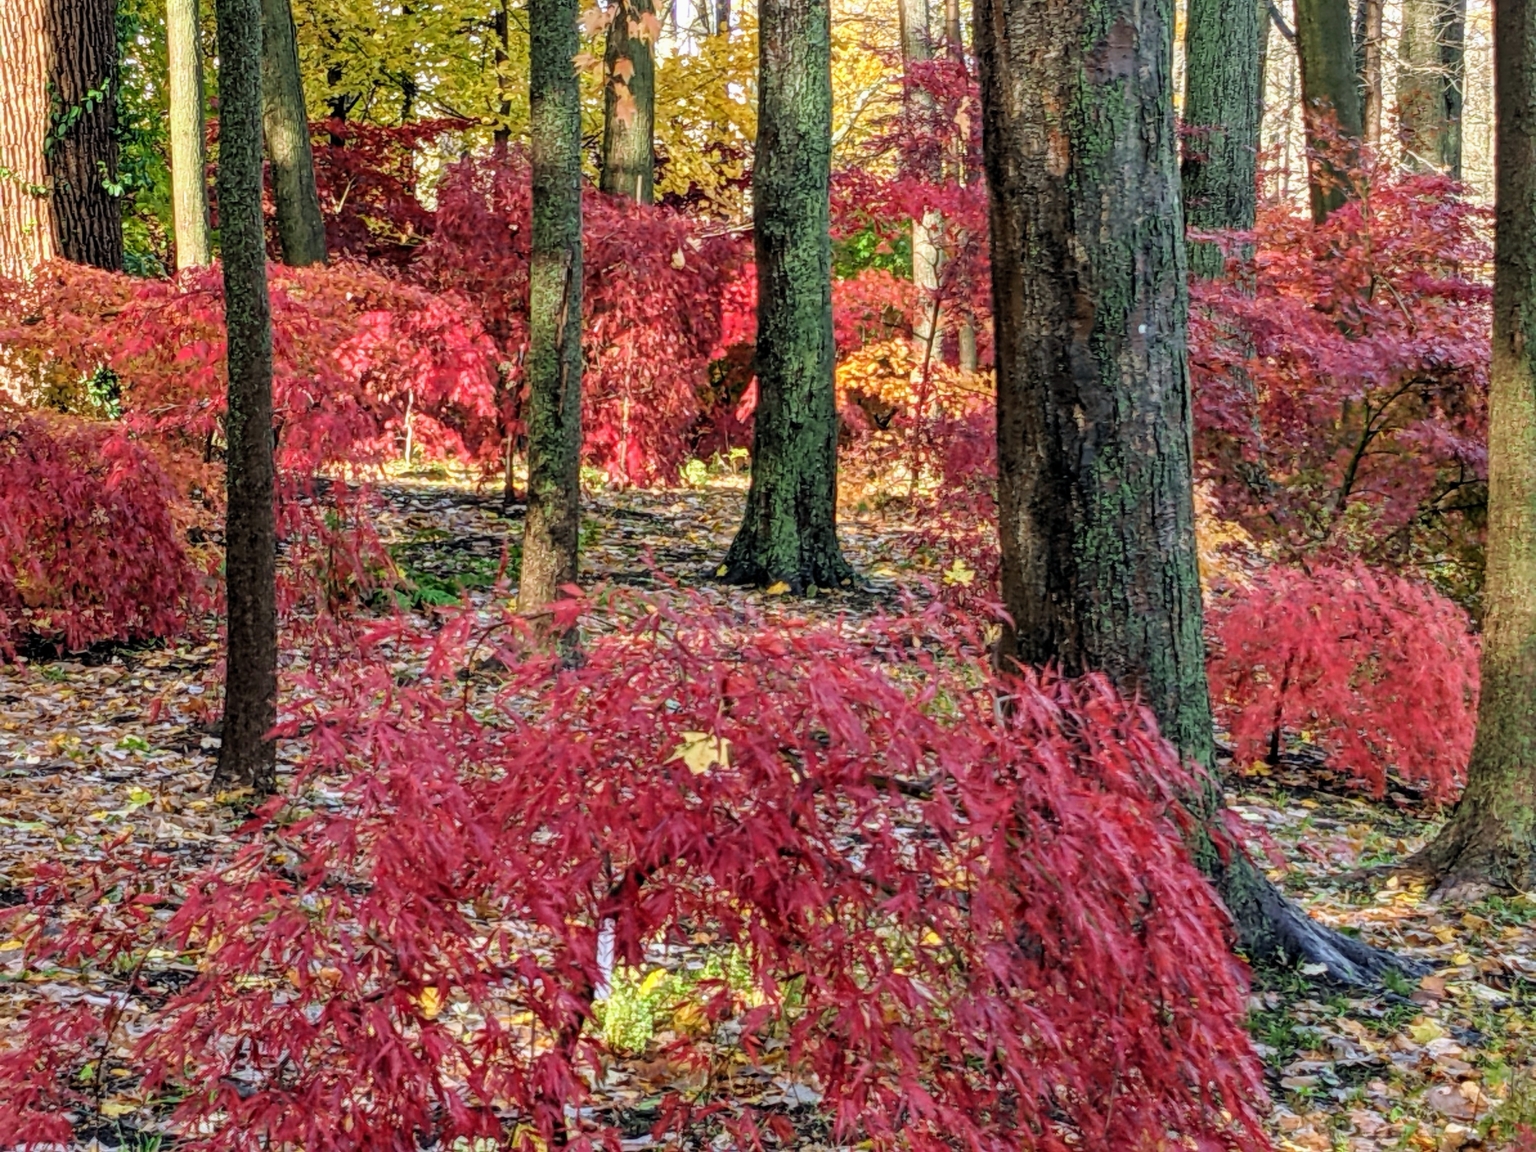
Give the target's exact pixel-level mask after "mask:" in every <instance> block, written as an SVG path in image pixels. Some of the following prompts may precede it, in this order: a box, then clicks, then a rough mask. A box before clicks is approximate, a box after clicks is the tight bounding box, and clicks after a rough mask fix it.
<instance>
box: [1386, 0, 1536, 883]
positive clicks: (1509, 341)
mask: <svg viewBox="0 0 1536 1152" xmlns="http://www.w3.org/2000/svg"><path fill="white" fill-rule="evenodd" d="M1493 43H1494V88H1495V103H1496V106H1497V120H1496V128H1495V131H1496V133H1497V141H1496V147H1495V149H1494V154H1495V158H1496V159H1495V164H1496V168H1497V170H1496V172H1495V185H1496V202H1497V207H1496V219H1495V224H1494V230H1495V231H1494V276H1493V365H1492V371H1491V373H1490V376H1489V388H1488V574H1487V583H1486V584H1485V585H1484V594H1483V595H1484V603H1485V605H1486V606H1487V609H1486V615H1485V616H1484V618H1483V654H1482V693H1481V698H1480V702H1479V708H1478V718H1477V739H1476V741H1475V743H1474V745H1473V748H1472V761H1471V764H1470V766H1469V767H1468V769H1467V790H1466V792H1465V793H1463V795H1462V798H1461V802H1460V803H1459V804H1458V805H1457V806H1456V811H1455V812H1454V813H1453V814H1452V816H1451V819H1450V821H1449V822H1448V823H1447V824H1446V825H1445V827H1444V828H1443V829H1442V830H1441V832H1440V835H1439V836H1438V837H1436V838H1435V840H1434V842H1433V843H1432V844H1430V845H1429V846H1428V847H1427V848H1426V849H1425V850H1424V851H1423V852H1422V853H1420V855H1419V857H1418V859H1417V860H1416V861H1415V862H1414V863H1415V864H1417V865H1419V866H1422V867H1426V868H1427V869H1428V870H1429V871H1431V872H1434V873H1437V874H1439V875H1441V876H1443V877H1444V878H1445V879H1446V880H1447V881H1448V882H1450V883H1452V884H1457V883H1473V884H1477V883H1482V884H1493V885H1497V886H1501V887H1509V888H1517V889H1520V890H1521V891H1527V892H1528V891H1530V890H1531V889H1532V888H1536V711H1533V709H1532V707H1531V702H1532V701H1533V700H1536V362H1533V359H1532V357H1533V353H1536V136H1533V131H1536V0H1497V3H1496V4H1495V5H1494V37H1493Z"/></svg>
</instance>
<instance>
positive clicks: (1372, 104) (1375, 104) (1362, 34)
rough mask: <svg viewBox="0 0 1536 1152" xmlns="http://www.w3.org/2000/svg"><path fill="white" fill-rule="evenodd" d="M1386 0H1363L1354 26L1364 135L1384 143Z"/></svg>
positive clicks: (1373, 144)
mask: <svg viewBox="0 0 1536 1152" xmlns="http://www.w3.org/2000/svg"><path fill="white" fill-rule="evenodd" d="M1384 7H1385V4H1384V3H1383V0H1360V8H1359V10H1358V15H1357V18H1356V26H1355V33H1356V35H1355V64H1356V67H1357V69H1358V70H1359V76H1360V118H1361V125H1362V131H1363V132H1364V139H1365V142H1366V143H1367V144H1369V145H1370V146H1371V147H1373V148H1374V147H1375V146H1376V145H1378V144H1380V143H1381V108H1382V100H1383V96H1384V93H1383V91H1382V78H1381V34H1382V33H1381V20H1382V10H1383V8H1384Z"/></svg>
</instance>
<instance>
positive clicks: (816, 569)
mask: <svg viewBox="0 0 1536 1152" xmlns="http://www.w3.org/2000/svg"><path fill="white" fill-rule="evenodd" d="M758 20H759V37H758V39H759V45H760V47H759V57H758V60H759V65H758V66H759V75H758V133H757V160H756V166H755V168H754V169H753V174H752V200H753V209H752V216H753V229H754V243H755V249H756V254H757V284H758V288H757V381H758V402H757V416H756V421H755V424H754V428H753V443H752V486H751V489H750V491H749V492H748V493H747V510H746V516H745V518H744V520H743V521H742V525H741V529H740V531H738V532H737V534H736V539H735V541H734V542H733V543H732V544H731V549H730V551H729V553H727V555H726V558H725V564H724V567H723V571H722V572H721V575H722V576H724V578H725V579H726V580H727V581H729V582H731V583H738V584H759V585H764V586H773V585H776V584H780V583H783V584H787V585H788V586H789V587H790V589H791V590H792V591H794V592H796V593H799V592H803V591H805V590H806V589H808V588H813V587H814V588H833V587H837V586H838V585H843V584H848V583H850V582H851V581H852V579H853V569H852V568H851V567H850V566H849V564H848V562H847V561H846V560H845V559H844V558H843V552H842V549H841V547H840V546H839V545H838V542H837V404H836V398H835V395H834V392H833V383H832V368H833V355H834V348H833V339H832V245H831V239H830V233H829V229H830V222H831V199H830V197H831V181H832V25H831V15H830V10H829V8H828V3H827V0H763V3H762V4H761V5H760V7H759V10H758Z"/></svg>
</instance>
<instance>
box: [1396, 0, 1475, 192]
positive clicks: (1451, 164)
mask: <svg viewBox="0 0 1536 1152" xmlns="http://www.w3.org/2000/svg"><path fill="white" fill-rule="evenodd" d="M1466 26H1467V0H1404V3H1403V34H1402V41H1401V43H1400V44H1399V47H1398V58H1399V60H1400V62H1401V63H1400V68H1399V70H1398V81H1397V104H1398V114H1399V117H1400V119H1399V123H1398V131H1399V134H1400V135H1401V138H1402V144H1403V157H1404V159H1405V160H1406V161H1407V162H1408V164H1409V165H1410V166H1412V167H1415V168H1418V169H1419V170H1421V171H1435V170H1438V171H1441V172H1448V173H1450V174H1451V175H1453V176H1458V177H1459V176H1460V175H1461V106H1462V94H1463V92H1464V91H1465V88H1466V66H1465V42H1466Z"/></svg>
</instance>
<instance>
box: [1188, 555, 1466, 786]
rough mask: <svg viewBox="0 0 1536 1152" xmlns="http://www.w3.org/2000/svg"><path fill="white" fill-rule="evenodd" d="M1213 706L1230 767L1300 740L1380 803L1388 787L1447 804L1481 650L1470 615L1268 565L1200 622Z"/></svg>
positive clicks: (1357, 580) (1418, 596)
mask: <svg viewBox="0 0 1536 1152" xmlns="http://www.w3.org/2000/svg"><path fill="white" fill-rule="evenodd" d="M1207 615H1208V625H1209V627H1208V631H1209V635H1210V637H1211V641H1212V644H1211V648H1212V653H1211V657H1210V661H1209V673H1210V679H1211V698H1212V702H1213V703H1214V705H1215V707H1216V712H1217V716H1218V718H1219V719H1220V721H1221V722H1222V723H1223V724H1224V726H1225V727H1226V728H1227V730H1228V732H1229V733H1230V735H1231V738H1232V743H1233V745H1234V755H1235V757H1236V758H1237V760H1238V761H1239V762H1251V761H1253V760H1256V759H1262V758H1265V757H1268V756H1270V755H1272V754H1273V752H1274V751H1275V750H1276V749H1278V748H1279V747H1280V742H1281V741H1282V740H1283V734H1284V732H1285V731H1287V730H1290V731H1293V732H1297V731H1305V732H1309V733H1312V734H1313V738H1314V739H1316V741H1317V742H1318V743H1320V744H1322V745H1323V746H1324V747H1326V748H1327V749H1328V751H1329V752H1330V753H1331V757H1330V761H1331V763H1333V764H1336V765H1337V766H1338V767H1339V768H1341V769H1342V770H1344V771H1346V772H1348V773H1350V774H1351V775H1353V776H1354V777H1355V778H1357V779H1358V780H1361V781H1363V782H1365V783H1366V784H1367V785H1368V786H1369V787H1370V788H1371V789H1372V791H1373V792H1375V794H1376V795H1377V796H1380V795H1382V794H1383V793H1384V792H1385V790H1386V782H1387V773H1388V771H1389V770H1396V772H1397V773H1398V774H1399V775H1400V776H1401V777H1402V778H1403V779H1405V780H1408V781H1412V782H1413V783H1415V784H1420V785H1422V786H1423V787H1424V789H1425V790H1426V791H1427V792H1428V794H1429V796H1430V797H1431V798H1432V799H1434V800H1435V801H1437V802H1440V803H1445V802H1448V801H1450V800H1453V799H1454V798H1455V797H1456V795H1457V794H1458V793H1459V792H1460V790H1461V787H1462V785H1463V783H1464V782H1465V778H1466V767H1467V760H1468V758H1469V757H1470V756H1471V753H1472V738H1473V734H1474V732H1475V730H1476V726H1477V691H1478V644H1477V640H1476V638H1475V637H1474V636H1473V635H1471V633H1470V629H1469V622H1468V620H1467V615H1466V612H1465V611H1463V610H1462V609H1461V608H1459V607H1457V606H1456V605H1455V604H1453V603H1452V602H1451V601H1449V600H1447V599H1446V598H1445V597H1444V596H1442V595H1440V594H1439V593H1437V592H1435V591H1434V590H1433V589H1431V588H1429V587H1427V586H1425V585H1424V584H1423V583H1421V582H1419V581H1417V580H1413V579H1411V578H1408V577H1404V576H1396V575H1391V574H1387V573H1381V572H1373V571H1371V570H1370V569H1367V568H1366V567H1364V566H1363V565H1361V564H1355V565H1352V566H1349V567H1314V568H1312V569H1310V570H1306V569H1301V568H1292V567H1287V566H1283V565H1273V566H1270V567H1266V568H1263V569H1262V570H1260V571H1259V572H1257V573H1255V574H1254V575H1253V577H1252V580H1251V582H1250V583H1249V584H1248V585H1247V586H1245V587H1240V588H1229V589H1225V590H1223V591H1221V592H1219V593H1218V594H1217V595H1216V596H1214V597H1213V598H1212V600H1211V602H1210V607H1209V609H1208V613H1207Z"/></svg>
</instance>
